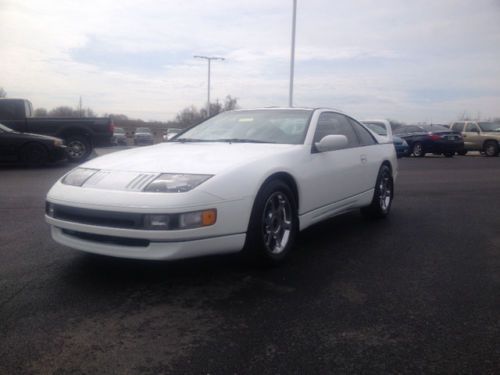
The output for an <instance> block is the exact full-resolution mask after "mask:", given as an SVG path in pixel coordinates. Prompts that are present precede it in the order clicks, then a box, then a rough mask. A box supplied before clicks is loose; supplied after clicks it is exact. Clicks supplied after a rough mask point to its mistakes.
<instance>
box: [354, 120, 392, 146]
mask: <svg viewBox="0 0 500 375" xmlns="http://www.w3.org/2000/svg"><path fill="white" fill-rule="evenodd" d="M362 122H373V123H376V124H377V125H380V126H383V127H384V128H385V130H386V133H387V135H386V136H383V135H379V134H377V133H375V132H374V131H372V130H371V129H368V130H370V131H371V132H372V134H373V135H374V136H375V138H376V139H377V141H379V143H392V142H393V141H394V139H393V135H392V127H391V123H390V122H389V121H388V120H363V121H362Z"/></svg>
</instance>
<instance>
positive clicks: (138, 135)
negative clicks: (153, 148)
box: [134, 127, 154, 146]
mask: <svg viewBox="0 0 500 375" xmlns="http://www.w3.org/2000/svg"><path fill="white" fill-rule="evenodd" d="M134 144H135V145H137V146H139V145H152V144H154V137H153V133H152V132H151V129H149V128H144V127H140V128H137V129H136V131H135V134H134Z"/></svg>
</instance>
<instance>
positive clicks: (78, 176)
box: [61, 168, 99, 186]
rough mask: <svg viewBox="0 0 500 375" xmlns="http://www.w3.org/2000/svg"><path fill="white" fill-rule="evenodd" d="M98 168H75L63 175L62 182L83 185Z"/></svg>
mask: <svg viewBox="0 0 500 375" xmlns="http://www.w3.org/2000/svg"><path fill="white" fill-rule="evenodd" d="M98 171H99V170H98V169H90V168H75V169H73V170H72V171H71V172H69V173H68V174H67V175H66V176H64V177H63V179H62V180H61V182H62V183H63V184H65V185H72V186H82V185H83V184H84V183H85V181H87V180H88V179H89V178H90V177H92V176H93V175H94V174H95V173H96V172H98Z"/></svg>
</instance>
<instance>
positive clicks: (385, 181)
mask: <svg viewBox="0 0 500 375" xmlns="http://www.w3.org/2000/svg"><path fill="white" fill-rule="evenodd" d="M378 189H379V204H380V208H381V210H382V211H384V212H386V211H387V210H388V209H389V207H390V205H391V200H392V180H391V176H390V175H389V174H388V173H387V172H385V173H384V174H383V175H382V176H381V179H380V184H379V186H378Z"/></svg>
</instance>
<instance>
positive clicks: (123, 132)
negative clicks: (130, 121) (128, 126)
mask: <svg viewBox="0 0 500 375" xmlns="http://www.w3.org/2000/svg"><path fill="white" fill-rule="evenodd" d="M113 133H115V134H125V130H123V129H122V128H115V129H114V130H113Z"/></svg>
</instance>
